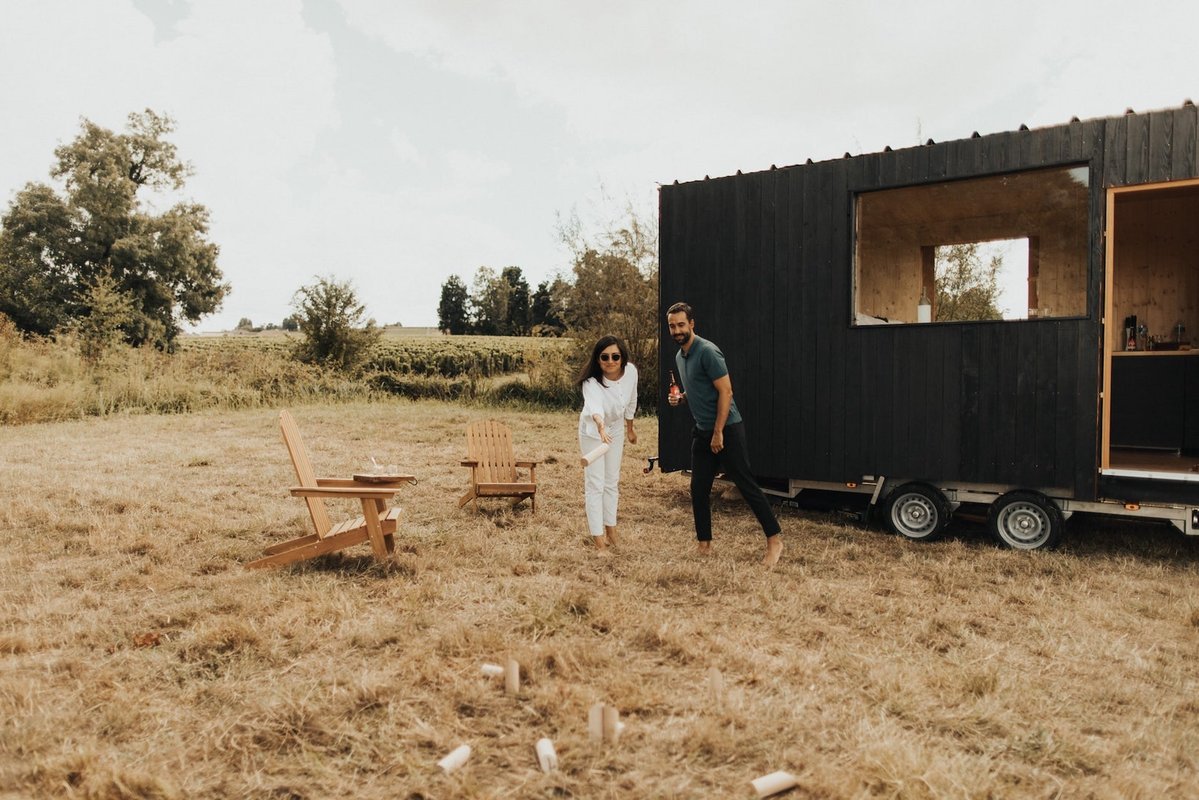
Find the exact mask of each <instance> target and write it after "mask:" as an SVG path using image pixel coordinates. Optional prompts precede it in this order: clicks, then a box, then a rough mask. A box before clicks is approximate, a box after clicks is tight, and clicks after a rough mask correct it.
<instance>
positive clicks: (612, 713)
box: [603, 706, 620, 744]
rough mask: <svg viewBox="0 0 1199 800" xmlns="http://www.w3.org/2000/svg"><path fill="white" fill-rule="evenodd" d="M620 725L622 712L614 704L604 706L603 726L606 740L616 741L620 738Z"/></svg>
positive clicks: (613, 742)
mask: <svg viewBox="0 0 1199 800" xmlns="http://www.w3.org/2000/svg"><path fill="white" fill-rule="evenodd" d="M619 725H620V712H619V711H617V710H616V709H615V708H613V707H612V706H604V721H603V728H604V741H605V742H611V743H612V744H615V743H616V740H617V739H619V738H620V730H618V729H617V726H619Z"/></svg>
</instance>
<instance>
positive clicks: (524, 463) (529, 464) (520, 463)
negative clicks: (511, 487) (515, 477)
mask: <svg viewBox="0 0 1199 800" xmlns="http://www.w3.org/2000/svg"><path fill="white" fill-rule="evenodd" d="M515 463H516V466H518V467H535V466H537V465H538V464H540V463H541V462H540V461H517V462H515Z"/></svg>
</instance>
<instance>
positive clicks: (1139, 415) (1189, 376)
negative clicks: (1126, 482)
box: [1100, 180, 1199, 481]
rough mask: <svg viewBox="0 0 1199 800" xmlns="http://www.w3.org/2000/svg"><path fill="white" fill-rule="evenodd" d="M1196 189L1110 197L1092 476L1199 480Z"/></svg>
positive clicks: (1148, 189) (1161, 188) (1178, 186)
mask: <svg viewBox="0 0 1199 800" xmlns="http://www.w3.org/2000/svg"><path fill="white" fill-rule="evenodd" d="M1197 222H1199V180H1187V181H1176V182H1172V183H1165V184H1147V185H1141V186H1126V187H1120V188H1114V189H1110V190H1108V195H1107V243H1106V244H1107V247H1106V269H1105V281H1104V320H1105V324H1104V365H1103V366H1104V370H1103V397H1104V398H1105V402H1104V404H1103V418H1102V426H1103V430H1102V450H1101V458H1100V471H1101V472H1102V473H1103V474H1107V475H1116V476H1127V477H1149V478H1162V479H1168V480H1187V481H1199V225H1197V224H1196V223H1197Z"/></svg>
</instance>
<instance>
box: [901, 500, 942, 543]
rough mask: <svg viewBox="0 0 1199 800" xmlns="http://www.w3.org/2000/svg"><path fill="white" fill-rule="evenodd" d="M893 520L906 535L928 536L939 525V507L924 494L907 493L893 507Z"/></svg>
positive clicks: (915, 536)
mask: <svg viewBox="0 0 1199 800" xmlns="http://www.w3.org/2000/svg"><path fill="white" fill-rule="evenodd" d="M891 522H892V524H894V525H895V530H897V531H899V532H900V533H902V534H903V535H904V536H911V537H913V538H920V537H922V536H928V535H929V534H930V533H932V532H933V531H934V530H935V529H936V527H937V507H936V506H935V505H933V503H932V501H931V500H929V499H928V498H927V497H925V496H924V495H922V494H916V493H915V492H913V493H911V494H905V495H903V496H902V497H900V498H899V499H898V500H896V501H895V505H894V506H892V507H891Z"/></svg>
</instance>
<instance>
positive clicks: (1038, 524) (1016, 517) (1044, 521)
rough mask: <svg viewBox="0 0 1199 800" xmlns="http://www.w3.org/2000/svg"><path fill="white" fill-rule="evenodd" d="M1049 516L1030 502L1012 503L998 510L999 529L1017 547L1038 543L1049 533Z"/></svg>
mask: <svg viewBox="0 0 1199 800" xmlns="http://www.w3.org/2000/svg"><path fill="white" fill-rule="evenodd" d="M1050 525H1051V523H1050V521H1049V516H1048V515H1047V514H1046V513H1045V512H1044V510H1042V509H1040V508H1038V507H1037V506H1035V505H1033V504H1032V503H1012V504H1011V505H1009V506H1007V507H1006V508H1004V509H1003V510H1002V511H1000V512H999V531H1000V533H1002V534H1003V537H1004V538H1005V539H1007V540H1008V541H1009V542H1011V543H1012V544H1014V545H1016V546H1017V547H1020V546H1024V547H1032V546H1036V545H1038V544H1040V543H1041V542H1043V541H1044V540H1045V538H1046V537H1047V536H1048V535H1049V531H1050V529H1051V528H1050Z"/></svg>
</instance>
